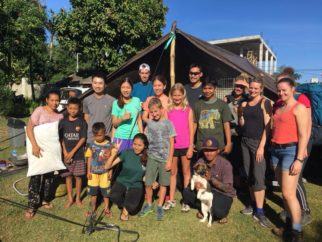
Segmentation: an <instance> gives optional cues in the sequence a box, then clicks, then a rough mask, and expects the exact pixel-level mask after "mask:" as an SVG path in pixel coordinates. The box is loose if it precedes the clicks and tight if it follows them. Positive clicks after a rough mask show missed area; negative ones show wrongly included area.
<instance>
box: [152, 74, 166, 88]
mask: <svg viewBox="0 0 322 242" xmlns="http://www.w3.org/2000/svg"><path fill="white" fill-rule="evenodd" d="M156 80H158V81H160V82H162V84H163V85H164V86H166V85H167V79H165V77H164V76H162V75H156V76H155V77H154V78H153V81H152V83H154V82H155V81H156Z"/></svg>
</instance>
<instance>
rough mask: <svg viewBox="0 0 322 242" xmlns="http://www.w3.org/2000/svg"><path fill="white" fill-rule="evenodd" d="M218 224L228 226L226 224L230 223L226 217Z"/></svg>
mask: <svg viewBox="0 0 322 242" xmlns="http://www.w3.org/2000/svg"><path fill="white" fill-rule="evenodd" d="M218 223H219V224H226V223H228V219H227V218H226V217H224V218H222V219H219V220H218Z"/></svg>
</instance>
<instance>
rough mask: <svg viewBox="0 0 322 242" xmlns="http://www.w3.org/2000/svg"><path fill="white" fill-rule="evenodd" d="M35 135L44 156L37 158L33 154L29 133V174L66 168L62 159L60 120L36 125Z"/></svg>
mask: <svg viewBox="0 0 322 242" xmlns="http://www.w3.org/2000/svg"><path fill="white" fill-rule="evenodd" d="M34 136H35V139H36V142H37V144H38V145H39V147H40V148H41V149H42V151H41V154H42V157H40V158H37V157H36V156H34V155H33V154H32V146H31V143H30V140H29V138H28V135H27V155H28V173H27V176H34V175H42V174H46V173H48V172H52V171H57V170H63V169H66V167H65V166H64V164H63V161H62V151H61V146H60V143H59V135H58V121H57V122H53V123H47V124H41V125H38V126H35V127H34Z"/></svg>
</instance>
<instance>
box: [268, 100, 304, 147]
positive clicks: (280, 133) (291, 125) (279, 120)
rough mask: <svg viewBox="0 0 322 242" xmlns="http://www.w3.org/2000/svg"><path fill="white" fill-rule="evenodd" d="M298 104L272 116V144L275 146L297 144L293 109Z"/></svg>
mask: <svg viewBox="0 0 322 242" xmlns="http://www.w3.org/2000/svg"><path fill="white" fill-rule="evenodd" d="M297 104H298V103H296V104H294V105H293V107H291V108H290V109H289V110H288V111H286V112H284V113H281V114H276V113H275V114H274V116H273V136H272V142H273V143H276V144H287V143H292V142H298V140H299V139H298V133H297V123H296V118H295V115H294V114H293V110H294V108H295V107H296V106H297Z"/></svg>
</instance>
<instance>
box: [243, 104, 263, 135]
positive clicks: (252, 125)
mask: <svg viewBox="0 0 322 242" xmlns="http://www.w3.org/2000/svg"><path fill="white" fill-rule="evenodd" d="M261 104H262V100H261V101H259V102H258V103H257V104H256V105H255V106H249V105H248V103H247V104H246V107H244V109H243V115H244V120H245V124H244V126H243V136H245V137H248V138H252V139H256V140H260V139H261V138H262V134H263V130H264V128H265V125H264V114H263V111H262V108H261Z"/></svg>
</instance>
